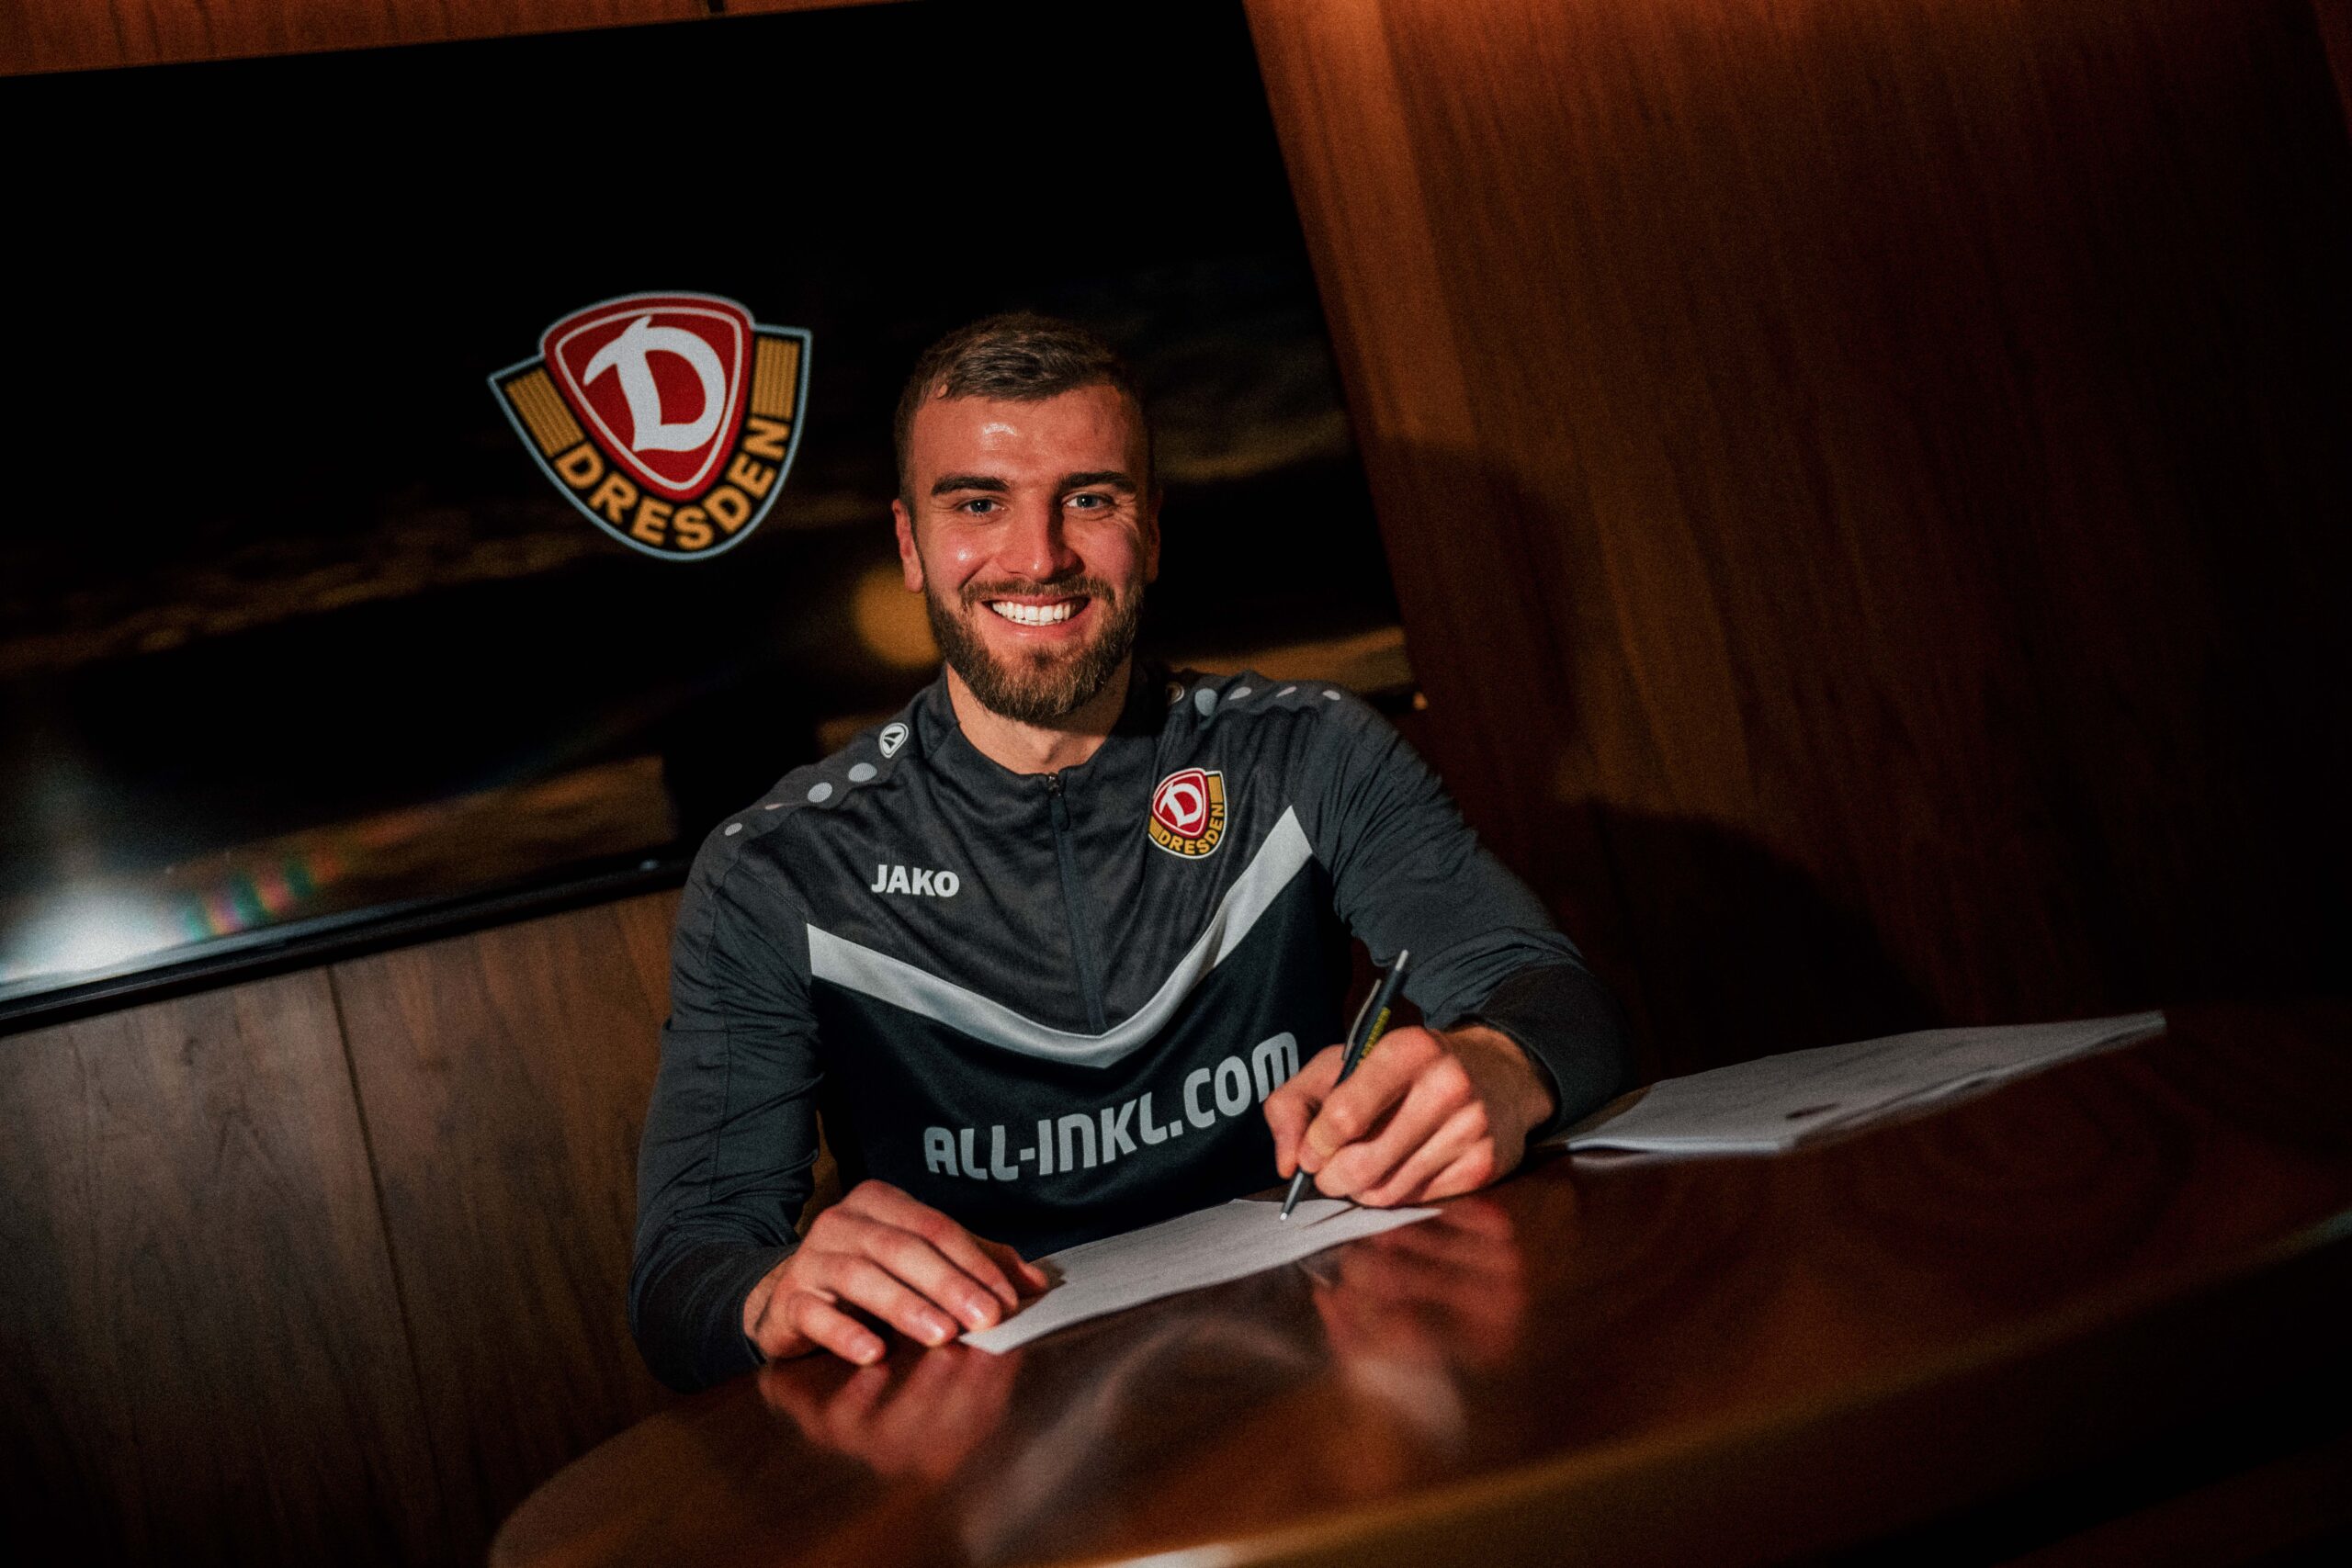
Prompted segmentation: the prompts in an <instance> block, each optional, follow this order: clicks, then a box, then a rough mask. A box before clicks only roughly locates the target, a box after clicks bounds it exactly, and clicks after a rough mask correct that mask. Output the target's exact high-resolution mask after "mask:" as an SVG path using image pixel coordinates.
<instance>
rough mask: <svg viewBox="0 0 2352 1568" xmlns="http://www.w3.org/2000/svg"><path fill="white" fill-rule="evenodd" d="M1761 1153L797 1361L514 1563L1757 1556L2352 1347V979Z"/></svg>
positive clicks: (627, 1469) (597, 1496) (1886, 1525)
mask: <svg viewBox="0 0 2352 1568" xmlns="http://www.w3.org/2000/svg"><path fill="white" fill-rule="evenodd" d="M2169 1017H2170V1021H2171V1025H2172V1026H2171V1028H2170V1030H2169V1031H2168V1032H2166V1033H2165V1035H2163V1036H2160V1037H2158V1038H2156V1039H2154V1040H2151V1041H2148V1042H2144V1043H2141V1044H2138V1045H2134V1046H2131V1047H2129V1048H2126V1049H2124V1050H2121V1051H2117V1052H2111V1053H2109V1054H2105V1055H2098V1056H2094V1057H2089V1058H2086V1059H2083V1060H2079V1061H2075V1062H2073V1063H2069V1064H2066V1065H2064V1066H2060V1067H2058V1068H2055V1069H2053V1070H2051V1071H2049V1072H2046V1073H2042V1074H2040V1075H2037V1076H2035V1077H2030V1078H2027V1079H2024V1080H2021V1081H2019V1082H2017V1083H2014V1084H2012V1085H2009V1086H2007V1087H2005V1088H2003V1089H1998V1090H1996V1092H1994V1093H1991V1094H1988V1095H1985V1096H1984V1097H1982V1098H1979V1099H1975V1100H1968V1101H1964V1102H1962V1103H1961V1104H1958V1105H1955V1106H1951V1107H1949V1108H1947V1109H1944V1110H1942V1111H1937V1112H1935V1113H1933V1114H1929V1115H1927V1116H1924V1117H1921V1118H1919V1119H1917V1120H1913V1121H1908V1122H1897V1123H1894V1124H1890V1125H1886V1126H1883V1127H1880V1128H1876V1129H1873V1130H1870V1131H1866V1132H1862V1133H1860V1134H1853V1135H1850V1136H1849V1137H1846V1138H1844V1139H1842V1140H1839V1141H1837V1142H1833V1143H1829V1144H1826V1145H1821V1146H1817V1147H1810V1148H1806V1149H1803V1150H1800V1151H1798V1152H1797V1153H1795V1154H1792V1155H1788V1156H1777V1157H1771V1158H1758V1157H1739V1158H1706V1159H1690V1158H1680V1159H1663V1158H1657V1157H1635V1156H1576V1157H1563V1156H1556V1155H1555V1156H1552V1157H1550V1158H1548V1159H1544V1160H1541V1161H1539V1162H1537V1163H1534V1164H1532V1166H1531V1167H1530V1168H1527V1169H1525V1170H1522V1171H1521V1173H1519V1174H1518V1175H1517V1176H1515V1177H1513V1178H1512V1179H1510V1180H1509V1181H1507V1182H1505V1183H1503V1184H1502V1185H1500V1186H1499V1187H1497V1188H1495V1189H1493V1190H1489V1191H1487V1192H1484V1193H1479V1194H1476V1195H1473V1196H1471V1197H1467V1198H1464V1199H1459V1200H1455V1201H1453V1202H1451V1203H1448V1204H1446V1205H1444V1210H1443V1213H1442V1214H1441V1215H1440V1217H1438V1218H1437V1219H1434V1220H1430V1221H1426V1222H1424V1223H1422V1224H1417V1225H1409V1226H1407V1227H1405V1228H1404V1229H1402V1230H1399V1231H1396V1232H1392V1233H1389V1234H1387V1235H1381V1236H1377V1237H1374V1238H1370V1239H1368V1240H1364V1241H1360V1242H1355V1243H1351V1244H1348V1245H1346V1246H1344V1247H1340V1248H1337V1249H1334V1250H1332V1251H1329V1252H1326V1253H1323V1254H1321V1255H1319V1256H1317V1257H1316V1258H1309V1259H1307V1260H1306V1261H1305V1262H1303V1263H1299V1264H1294V1265H1292V1266H1290V1267H1288V1268H1285V1269H1279V1270H1275V1271H1273V1272H1270V1273H1266V1274H1261V1275H1259V1276H1256V1277H1254V1278H1251V1279H1248V1280H1239V1281H1237V1282H1235V1283H1232V1284H1229V1285H1225V1286H1220V1287H1216V1288H1214V1289H1210V1290H1206V1291H1201V1292H1193V1293H1191V1294H1188V1295H1184V1296H1181V1297H1177V1298H1173V1299H1170V1300H1168V1301H1163V1302H1159V1303H1153V1304H1150V1305H1148V1306H1144V1307H1140V1308H1136V1309H1134V1310H1132V1311H1129V1312H1126V1313H1123V1314H1118V1315H1115V1316H1113V1317H1108V1318H1103V1319H1098V1320H1096V1321H1094V1322H1092V1323H1089V1324H1085V1325H1080V1326H1078V1327H1076V1328H1073V1329H1069V1330H1067V1331H1065V1332H1063V1333H1061V1334H1058V1335H1055V1336H1051V1337H1047V1338H1046V1339H1043V1340H1040V1341H1037V1342H1036V1343H1035V1344H1033V1345H1030V1346H1028V1347H1026V1348H1023V1349H1021V1350H1016V1351H1014V1352H1012V1353H1011V1354H1009V1355H1005V1356H1002V1357H997V1356H990V1355H987V1354H984V1353H982V1352H979V1351H976V1350H971V1349H968V1348H963V1347H949V1348H944V1349H940V1350H933V1351H928V1352H925V1351H921V1350H917V1349H914V1348H910V1347H906V1346H903V1345H902V1346H900V1347H899V1348H898V1349H896V1350H894V1352H893V1353H892V1355H891V1357H890V1358H889V1359H888V1360H887V1361H886V1362H884V1363H882V1364H880V1365H877V1366H876V1367H872V1368H867V1369H865V1370H862V1371H854V1370H852V1369H850V1368H848V1367H846V1366H843V1365H842V1364H840V1363H837V1362H833V1361H831V1360H830V1359H805V1360H798V1361H792V1362H786V1363H780V1364H778V1365H775V1366H771V1367H769V1368H766V1369H764V1370H763V1371H761V1372H760V1373H759V1374H757V1375H756V1376H751V1377H744V1378H740V1379H737V1380H735V1381H734V1382H731V1383H729V1384H727V1385H725V1386H723V1387H720V1388H718V1389H714V1390H711V1391H710V1392H708V1393H704V1394H701V1395H698V1396H696V1397H695V1398H694V1399H692V1400H689V1401H686V1402H685V1403H684V1404H681V1405H679V1406H677V1407H676V1408H674V1409H673V1410H671V1411H668V1412H665V1413H663V1414H662V1415H659V1416H654V1417H652V1418H650V1419H649V1420H647V1421H644V1422H642V1423H640V1424H639V1426H637V1427H633V1428H631V1429H630V1430H628V1431H627V1432H625V1433H622V1434H621V1435H620V1436H618V1437H616V1438H613V1439H612V1440H611V1441H609V1442H607V1443H605V1445H604V1446H603V1447H601V1448H599V1449H596V1450H594V1451H593V1452H591V1453H589V1454H587V1455H586V1456H585V1457H583V1458H582V1459H581V1460H579V1461H577V1462H575V1463H573V1464H572V1465H571V1466H570V1467H569V1468H568V1469H566V1470H564V1471H563V1472H560V1474H558V1475H557V1476H555V1477H554V1478H553V1479H552V1480H550V1481H549V1482H548V1483H547V1484H546V1485H544V1486H542V1487H541V1488H540V1489H539V1490H538V1492H537V1493H536V1494H534V1495H533V1496H532V1497H531V1498H530V1499H529V1500H528V1501H526V1503H525V1504H524V1506H522V1507H521V1508H520V1509H519V1510H517V1511H516V1513H515V1516H514V1517H512V1518H511V1519H510V1520H509V1521H508V1522H507V1524H506V1526H505V1528H504V1529H503V1531H502V1532H501V1533H500V1536H499V1538H498V1540H497V1543H496V1545H495V1547H494V1549H493V1551H492V1562H497V1563H501V1564H515V1565H520V1564H533V1565H544V1568H552V1565H554V1564H592V1563H655V1562H658V1563H665V1564H668V1563H686V1562H714V1563H745V1564H750V1563H761V1564H787V1563H798V1562H808V1563H820V1562H821V1563H828V1564H884V1563H907V1564H913V1563H953V1562H970V1563H981V1564H996V1563H1026V1562H1099V1561H1119V1560H1125V1559H1128V1558H1133V1557H1143V1556H1151V1555H1154V1554H1160V1553H1176V1554H1178V1555H1177V1556H1176V1557H1175V1558H1174V1559H1172V1560H1173V1561H1179V1562H1186V1563H1194V1562H1197V1563H1211V1562H1334V1563H1338V1562H1346V1563H1350V1564H1352V1565H1356V1568H1362V1565H1363V1564H1365V1563H1369V1562H1449V1561H1456V1560H1464V1559H1475V1560H1476V1561H1478V1562H1510V1561H1526V1562H1553V1561H1570V1560H1585V1559H1590V1560H1595V1561H1599V1560H1607V1561H1609V1562H1612V1563H1615V1564H1627V1563H1637V1562H1709V1563H1725V1562H1771V1561H1781V1560H1786V1559H1788V1558H1790V1557H1792V1556H1802V1555H1805V1554H1808V1553H1817V1552H1820V1551H1826V1550H1829V1549H1834V1548H1840V1547H1846V1546H1849V1545H1850V1544H1852V1543H1855V1542H1864V1541H1870V1540H1884V1539H1886V1538H1887V1537H1888V1536H1889V1535H1890V1533H1894V1532H1901V1531H1904V1530H1905V1529H1914V1530H1916V1529H1918V1528H1920V1527H1921V1526H1922V1524H1923V1522H1925V1521H1932V1520H1937V1519H1940V1518H1948V1517H1954V1515H1955V1511H1958V1510H1965V1509H1967V1508H1969V1507H1971V1506H1978V1505H1983V1504H1985V1500H1987V1499H1991V1498H1996V1497H1998V1496H2001V1495H2007V1494H2011V1493H2014V1491H2015V1490H2016V1489H2017V1488H2019V1487H2022V1486H2030V1485H2031V1484H2033V1483H2038V1482H2043V1481H2045V1480H2046V1479H2047V1478H2050V1477H2052V1476H2061V1475H2065V1474H2069V1473H2073V1472H2075V1471H2077V1470H2079V1468H2080V1467H2083V1466H2086V1465H2093V1464H2096V1463H2098V1462H2099V1461H2102V1460H2107V1459H2109V1457H2110V1456H2114V1455H2117V1454H2121V1453H2125V1452H2127V1451H2130V1450H2133V1448H2134V1446H2135V1445H2140V1444H2144V1443H2145V1442H2147V1441H2148V1440H2149V1439H2150V1438H2151V1437H2152V1436H2155V1437H2161V1436H2162V1435H2163V1434H2165V1433H2167V1432H2170V1431H2174V1430H2185V1429H2189V1428H2192V1427H2195V1426H2196V1424H2198V1423H2199V1422H2200V1421H2206V1422H2208V1423H2210V1422H2211V1421H2212V1420H2215V1419H2221V1420H2226V1419H2227V1418H2229V1416H2230V1414H2231V1413H2232V1412H2233V1411H2235V1410H2238V1409H2240V1408H2242V1407H2243V1406H2244V1404H2245V1401H2246V1400H2248V1399H2250V1398H2254V1397H2256V1396H2257V1395H2262V1394H2264V1393H2265V1391H2268V1390H2273V1389H2282V1388H2283V1389H2286V1390H2288V1391H2289V1392H2290V1393H2291V1391H2292V1389H2293V1388H2294V1386H2295V1385H2297V1384H2298V1383H2299V1382H2301V1383H2309V1382H2312V1380H2313V1379H2314V1378H2315V1377H2320V1376H2323V1375H2325V1376H2335V1375H2339V1374H2340V1372H2341V1371H2342V1370H2343V1368H2344V1366H2345V1364H2346V1357H2347V1355H2352V1351H2347V1349H2346V1339H2347V1335H2346V1332H2345V1329H2346V1324H2347V1323H2352V1009H2346V1008H2345V1007H2342V1006H2338V1005H2335V1004H2321V1005H2314V1006H2309V1007H2301V1008H2282V1009H2273V1010H2260V1009H2250V1008H2220V1007H2213V1008H2201V1009H2199V1008H2181V1009H2176V1010H2172V1011H2171V1012H2170V1014H2169Z"/></svg>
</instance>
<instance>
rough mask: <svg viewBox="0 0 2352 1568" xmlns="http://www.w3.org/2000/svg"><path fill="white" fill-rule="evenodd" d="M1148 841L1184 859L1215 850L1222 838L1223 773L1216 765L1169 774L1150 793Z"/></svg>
mask: <svg viewBox="0 0 2352 1568" xmlns="http://www.w3.org/2000/svg"><path fill="white" fill-rule="evenodd" d="M1145 830H1146V831H1147V832H1148V833H1149V834H1150V835H1151V841H1152V842H1153V843H1155V844H1158V845H1159V847H1160V848H1161V849H1163V850H1166V851H1167V852H1169V853H1170V854H1171V855H1182V856H1184V857H1185V858H1186V859H1187V860H1198V859H1199V858H1200V857H1201V856H1203V855H1206V854H1214V853H1216V847H1217V845H1218V844H1220V843H1222V842H1224V841H1225V775H1224V774H1223V773H1219V772H1218V771H1217V770H1216V769H1215V768H1209V769H1205V770H1204V769H1201V768H1186V769H1184V770H1183V771H1182V773H1170V774H1169V775H1168V776H1167V777H1166V778H1164V779H1162V780H1160V781H1159V787H1158V788H1157V789H1154V790H1153V791H1152V792H1151V819H1150V820H1149V821H1148V822H1147V823H1146V824H1145Z"/></svg>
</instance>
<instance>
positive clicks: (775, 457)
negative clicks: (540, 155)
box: [490, 294, 809, 560]
mask: <svg viewBox="0 0 2352 1568" xmlns="http://www.w3.org/2000/svg"><path fill="white" fill-rule="evenodd" d="M490 384H491V387H492V389H493V390H494V391H496V392H497V394H498V401H499V405H500V406H501V407H502V408H503V409H505V411H506V417H507V418H508V419H510V420H512V421H513V422H514V423H515V432H516V434H520V435H521V436H522V437H523V443H524V445H525V446H528V447H529V448H530V449H531V455H532V456H533V457H537V459H538V461H539V467H540V468H542V469H544V470H545V471H546V473H547V476H548V479H551V480H553V481H554V483H555V487H556V488H557V489H558V490H560V491H563V493H564V494H565V495H567V496H569V497H570V498H571V504H572V505H574V506H576V507H578V508H579V509H580V510H581V512H582V513H584V514H585V515H586V516H587V518H588V520H589V521H590V522H591V523H594V524H595V525H596V526H598V527H599V528H602V529H603V530H605V533H607V534H610V535H611V536H613V537H615V538H616V539H618V540H619V541H620V542H621V543H622V544H624V545H627V546H628V547H630V548H631V549H637V550H642V551H644V552H645V553H646V554H647V555H651V556H661V557H663V558H669V559H676V560H693V559H695V558H700V557H704V556H715V555H717V554H718V553H719V552H720V551H722V550H727V549H730V548H732V547H735V546H736V545H739V544H741V543H742V542H743V539H744V538H745V537H746V536H748V535H749V534H750V533H751V532H752V529H754V528H756V527H758V526H759V525H760V519H761V518H763V517H765V516H766V515H767V513H768V508H770V507H771V506H774V505H775V498H776V494H777V492H778V491H781V490H783V489H784V476H785V475H786V473H787V472H789V471H790V470H791V468H792V455H793V453H794V452H795V451H796V450H797V448H798V446H799V445H800V412H801V404H802V401H803V399H804V397H805V395H806V394H807V392H808V389H809V334H808V333H806V332H805V331H803V330H802V329H800V328H798V327H770V326H763V325H761V324H760V323H759V322H757V321H752V315H751V312H750V311H748V310H744V309H743V307H742V306H741V305H739V304H737V303H736V302H735V301H734V300H732V299H719V298H718V296H716V295H712V294H631V295H628V296H625V297H624V298H621V299H605V300H603V301H600V302H599V303H597V304H594V305H591V306H589V307H588V308H587V309H586V310H578V311H574V312H573V313H572V314H571V315H569V316H566V317H565V318H564V319H563V320H561V321H558V322H556V323H555V325H553V326H551V327H549V328H548V330H547V332H546V333H544V334H542V335H541V337H540V338H539V353H538V356H537V358H535V359H526V360H525V361H523V363H522V364H520V365H511V366H509V367H506V368H505V369H503V370H501V371H500V372H498V374H496V375H495V376H492V378H490Z"/></svg>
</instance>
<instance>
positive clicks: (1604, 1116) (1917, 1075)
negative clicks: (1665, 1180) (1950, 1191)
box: [1562, 1012, 2165, 1154]
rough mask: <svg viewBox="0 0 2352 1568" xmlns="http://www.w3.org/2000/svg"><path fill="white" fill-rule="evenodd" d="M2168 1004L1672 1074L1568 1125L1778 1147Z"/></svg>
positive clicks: (1895, 1110) (1633, 1143)
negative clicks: (2118, 1013)
mask: <svg viewBox="0 0 2352 1568" xmlns="http://www.w3.org/2000/svg"><path fill="white" fill-rule="evenodd" d="M2164 1027H2165V1015H2164V1014H2163V1013H2160V1012H2140V1013H2132V1014H2131V1015H2129V1016H2127V1017H2123V1018H2095V1019H2086V1020H2083V1021H2078V1022H2074V1023H2030V1024H2020V1025H2017V1026H2015V1027H2011V1028H2005V1029H1930V1030H1926V1031H1923V1032H1919V1033H1917V1034H1896V1035H1892V1036H1890V1037H1888V1038H1887V1039H1884V1040H1863V1041H1859V1042H1857V1043H1853V1044H1851V1045H1824V1046H1822V1047H1820V1048H1819V1049H1817V1050H1812V1051H1791V1052H1789V1053H1787V1054H1786V1055H1779V1056H1765V1057H1761V1058H1758V1060H1756V1061H1753V1062H1742V1063H1740V1064H1738V1065H1737V1066H1729V1067H1718V1068H1716V1069H1715V1070H1714V1071H1713V1072H1706V1073H1697V1074H1693V1075H1692V1076H1691V1077H1687V1078H1668V1079H1666V1080H1664V1081H1663V1082H1660V1083H1657V1084H1653V1085H1652V1086H1651V1087H1650V1088H1649V1089H1645V1090H1644V1091H1643V1092H1642V1093H1640V1094H1638V1095H1634V1096H1631V1097H1629V1098H1627V1099H1626V1100H1620V1101H1619V1102H1617V1103H1616V1104H1614V1105H1611V1106H1608V1107H1605V1108H1603V1109H1602V1110H1600V1111H1597V1112H1595V1113H1594V1114H1593V1115H1591V1116H1589V1117H1587V1118H1586V1119H1585V1120H1584V1121H1583V1122H1579V1123H1577V1125H1576V1126H1574V1127H1571V1128H1570V1129H1568V1131H1567V1133H1566V1136H1565V1138H1564V1140H1562V1141H1564V1142H1566V1145H1567V1146H1568V1147H1569V1148H1571V1149H1578V1150H1581V1149H1634V1150H1643V1151H1647V1152H1652V1153H1674V1154H1770V1153H1773V1152H1775V1151H1777V1150H1781V1149H1786V1148H1791V1147H1793V1146H1794V1145H1797V1144H1799V1143H1801V1142H1804V1140H1806V1139H1810V1138H1820V1137H1824V1136H1826V1135H1828V1134H1833V1133H1844V1132H1850V1131H1851V1130H1852V1129H1854V1128H1855V1127H1857V1126H1859V1125H1860V1124H1862V1123H1865V1122H1877V1121H1882V1120H1884V1119H1886V1118H1889V1117H1893V1116H1898V1115H1909V1114H1912V1113H1914V1112H1916V1111H1919V1110H1920V1109H1922V1108H1923V1107H1926V1106H1929V1105H1936V1104H1940V1103H1942V1102H1944V1101H1946V1100H1952V1099H1955V1098H1957V1097H1959V1096H1962V1095H1965V1094H1973V1093H1975V1092H1977V1091H1979V1090H1982V1089H1987V1088H1990V1087H1991V1086H1992V1085H1994V1084H1997V1083H2000V1082H2002V1081H2004V1080H2006V1079H2008V1078H2014V1077H2023V1076H2024V1075H2025V1074H2027V1073H2031V1072H2038V1071H2040V1070H2041V1068H2043V1067H2047V1066H2052V1065H2054V1064H2056V1063H2059V1062H2063V1061H2065V1060H2067V1059H2068V1058H2070V1057H2074V1056H2082V1055H2088V1054H2090V1053H2091V1052H2094V1051H2104V1050H2108V1049H2109V1048H2111V1047H2113V1046H2117V1045H2128V1044H2130V1043H2132V1042H2133V1041H2135V1040H2144V1039H2146V1038H2147V1037H2148V1036H2150V1035H2152V1034H2159V1033H2162V1032H2164Z"/></svg>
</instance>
